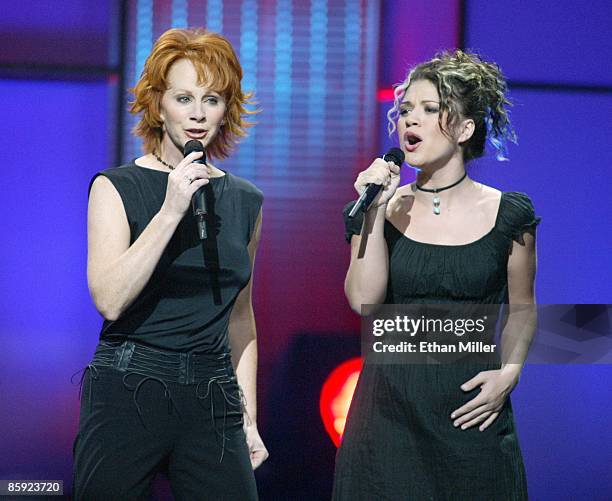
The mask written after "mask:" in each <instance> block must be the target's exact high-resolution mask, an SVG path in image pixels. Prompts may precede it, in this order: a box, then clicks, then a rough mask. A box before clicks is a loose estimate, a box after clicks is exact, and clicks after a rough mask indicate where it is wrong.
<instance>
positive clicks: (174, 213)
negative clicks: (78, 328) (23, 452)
mask: <svg viewBox="0 0 612 501" xmlns="http://www.w3.org/2000/svg"><path fill="white" fill-rule="evenodd" d="M241 79H242V69H241V67H240V63H239V62H238V59H237V57H236V54H235V53H234V50H233V48H232V46H231V45H230V43H229V42H228V41H227V40H226V39H225V38H224V37H222V36H221V35H218V34H215V33H210V32H206V31H204V30H180V29H173V30H169V31H167V32H165V33H164V34H163V35H162V36H161V37H160V38H159V40H157V42H156V43H155V45H154V47H153V50H152V52H151V54H150V55H149V57H148V58H147V60H146V63H145V66H144V70H143V72H142V75H141V77H140V80H139V81H138V83H137V84H136V86H135V87H134V89H133V92H134V101H133V103H132V106H131V111H132V112H133V113H139V114H140V122H139V123H138V125H137V127H136V128H135V133H136V134H137V135H139V136H140V137H142V139H143V142H144V155H143V156H141V157H139V158H137V159H135V160H133V161H131V162H129V163H127V164H126V165H122V166H120V167H116V168H111V169H107V170H105V171H102V172H99V173H97V174H96V175H95V176H94V177H93V179H92V181H91V184H90V192H89V208H88V266H87V277H88V285H89V289H90V292H91V296H92V298H93V301H94V303H95V305H96V307H97V309H98V311H99V312H100V313H101V315H102V316H103V317H104V322H103V325H102V329H101V333H100V340H99V343H98V346H97V348H96V351H95V354H94V356H93V359H92V361H91V362H90V363H89V365H88V366H87V368H86V369H85V370H84V374H83V379H82V391H83V397H82V399H81V412H80V421H79V429H78V433H77V436H76V439H75V442H74V463H75V464H74V499H75V500H80V499H84V500H88V501H89V500H97V499H100V500H102V499H105V500H109V499H117V500H119V499H121V500H123V499H125V500H127V499H148V496H149V492H150V489H151V483H152V480H153V478H154V476H155V474H156V473H157V472H160V471H161V472H164V473H165V474H166V475H167V477H168V479H169V480H170V484H171V488H172V491H173V493H174V496H175V498H176V499H177V500H180V499H182V500H190V501H191V500H198V499H201V500H205V499H206V500H208V499H241V500H251V499H257V490H256V486H255V477H254V474H253V470H254V469H255V468H257V467H258V466H259V465H260V464H261V463H262V462H263V461H264V460H265V459H266V457H267V454H268V453H267V451H266V448H265V446H264V445H263V442H262V440H261V438H260V436H259V432H258V430H257V421H256V419H257V415H256V367H257V343H256V330H255V319H254V316H253V307H252V301H251V290H252V276H253V266H254V260H255V252H256V249H257V245H258V242H259V236H260V228H261V206H262V201H263V196H262V193H261V191H259V190H258V189H257V188H256V187H255V186H254V185H252V184H251V183H250V182H248V181H246V180H244V179H241V178H239V177H238V176H235V175H234V174H231V173H230V172H227V171H224V170H221V169H219V168H217V167H215V166H214V164H213V163H212V162H211V161H210V159H221V158H226V157H227V156H228V155H229V154H230V153H231V151H232V149H233V147H234V146H235V145H236V143H237V141H238V139H239V138H240V137H242V136H245V135H246V133H245V128H246V127H247V126H249V125H250V124H249V123H248V122H247V121H246V120H245V119H246V118H247V115H249V114H250V113H253V112H251V111H247V109H246V108H245V105H246V104H248V103H249V98H250V94H247V93H245V92H243V90H242V88H241V85H240V81H241ZM190 141H191V142H195V144H196V146H200V147H201V148H200V151H197V148H196V151H194V152H192V153H188V152H187V151H186V150H187V149H188V148H185V145H186V144H187V143H188V142H190ZM198 143H199V144H198ZM202 149H203V150H205V153H206V155H204V154H203V152H202ZM198 161H200V162H202V161H203V163H198ZM198 190H204V192H205V199H206V209H207V215H206V216H205V219H206V227H207V236H206V238H205V239H204V240H201V235H200V234H199V233H198V228H197V224H198V223H197V222H196V220H195V219H194V217H193V216H192V214H191V210H190V205H191V202H192V198H193V196H194V194H195V193H196V191H198Z"/></svg>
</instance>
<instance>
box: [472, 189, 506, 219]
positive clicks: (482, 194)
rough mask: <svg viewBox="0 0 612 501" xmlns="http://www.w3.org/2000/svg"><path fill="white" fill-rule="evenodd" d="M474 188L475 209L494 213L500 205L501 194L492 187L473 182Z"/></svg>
mask: <svg viewBox="0 0 612 501" xmlns="http://www.w3.org/2000/svg"><path fill="white" fill-rule="evenodd" d="M474 187H475V188H476V190H475V194H474V202H475V204H476V206H477V207H479V208H481V209H482V210H483V211H485V212H492V213H496V212H497V209H498V207H499V204H500V203H501V197H502V192H501V190H498V189H497V188H493V187H492V186H487V185H486V184H482V183H477V182H474Z"/></svg>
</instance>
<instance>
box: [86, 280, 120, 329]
mask: <svg viewBox="0 0 612 501" xmlns="http://www.w3.org/2000/svg"><path fill="white" fill-rule="evenodd" d="M89 293H90V295H91V299H92V300H93V302H94V305H95V306H96V309H97V310H98V312H99V313H100V315H102V316H103V317H104V319H105V320H109V321H111V322H114V321H115V320H117V319H118V318H119V317H120V316H121V314H122V313H123V310H122V309H121V308H120V307H119V305H118V304H117V301H115V300H113V295H112V294H109V293H107V292H103V291H101V290H100V289H99V288H97V287H95V286H94V285H92V284H91V282H90V284H89Z"/></svg>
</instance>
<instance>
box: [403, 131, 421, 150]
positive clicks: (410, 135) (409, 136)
mask: <svg viewBox="0 0 612 501" xmlns="http://www.w3.org/2000/svg"><path fill="white" fill-rule="evenodd" d="M421 141H422V139H421V138H420V137H419V136H417V135H416V134H415V133H414V132H406V134H404V144H405V145H406V150H408V151H414V150H415V149H416V148H417V146H418V145H419V143H420V142H421Z"/></svg>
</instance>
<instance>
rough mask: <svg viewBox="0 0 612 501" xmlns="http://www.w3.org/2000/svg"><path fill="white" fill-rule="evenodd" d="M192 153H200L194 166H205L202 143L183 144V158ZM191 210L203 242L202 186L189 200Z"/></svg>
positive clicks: (203, 208) (204, 211)
mask: <svg viewBox="0 0 612 501" xmlns="http://www.w3.org/2000/svg"><path fill="white" fill-rule="evenodd" d="M194 151H201V152H202V157H201V158H198V159H197V160H194V161H193V163H194V164H203V165H206V151H205V150H204V146H202V143H200V141H198V140H196V139H192V140H191V141H187V143H185V147H184V148H183V157H186V156H187V155H189V154H190V153H193V152H194ZM191 208H192V210H193V215H194V217H195V218H196V220H197V223H198V235H199V237H200V240H204V239H205V238H206V214H207V211H206V191H205V190H204V186H202V187H201V188H199V189H198V191H196V192H195V193H194V194H193V198H192V199H191Z"/></svg>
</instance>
